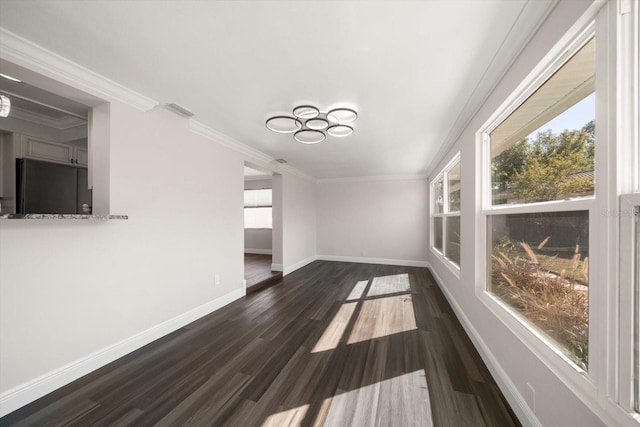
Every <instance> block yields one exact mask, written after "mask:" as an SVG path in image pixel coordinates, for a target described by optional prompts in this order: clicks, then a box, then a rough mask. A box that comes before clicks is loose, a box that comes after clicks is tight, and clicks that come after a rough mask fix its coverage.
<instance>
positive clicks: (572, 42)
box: [475, 7, 612, 404]
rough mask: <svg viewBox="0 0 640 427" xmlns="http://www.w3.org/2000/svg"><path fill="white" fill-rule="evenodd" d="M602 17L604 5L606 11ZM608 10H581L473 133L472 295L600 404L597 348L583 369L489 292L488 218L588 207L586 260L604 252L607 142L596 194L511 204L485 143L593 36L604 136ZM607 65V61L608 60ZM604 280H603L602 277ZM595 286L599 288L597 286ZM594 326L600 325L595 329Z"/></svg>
mask: <svg viewBox="0 0 640 427" xmlns="http://www.w3.org/2000/svg"><path fill="white" fill-rule="evenodd" d="M605 9H606V11H605V12H604V15H605V16H601V15H602V14H603V13H602V10H605ZM607 12H608V9H607V8H606V7H605V8H603V9H600V8H594V9H592V10H591V13H585V15H584V16H583V17H582V18H581V20H580V21H578V22H577V23H576V25H575V26H574V27H573V28H572V29H571V30H570V31H569V32H568V33H567V34H565V35H564V36H563V37H562V38H561V39H560V40H559V41H558V42H557V43H556V45H555V46H554V47H553V48H552V49H550V51H549V52H548V53H547V55H545V56H544V57H543V59H542V60H541V61H540V62H539V63H538V64H537V65H536V66H534V67H533V69H532V70H531V72H530V73H529V74H528V76H526V77H525V78H524V79H523V80H522V82H521V83H520V84H519V85H517V86H516V88H515V89H514V91H513V92H512V93H511V95H509V96H508V97H507V98H506V100H505V101H504V102H503V103H502V105H500V107H498V108H497V109H496V110H494V113H493V114H492V115H491V116H490V117H489V119H488V120H487V121H486V122H485V123H484V124H483V125H482V126H481V127H480V128H479V130H478V131H477V132H476V152H475V162H476V173H477V174H478V178H479V179H478V180H477V182H476V190H477V191H476V209H475V211H476V215H475V220H476V224H475V230H476V265H475V277H476V280H475V294H476V297H477V298H478V299H479V300H480V301H481V302H482V303H483V304H484V305H485V306H486V308H487V309H488V310H489V311H490V312H491V313H492V314H493V315H495V316H496V318H498V319H499V320H500V321H501V322H502V323H503V324H504V325H505V326H506V327H507V328H508V329H509V330H510V331H511V332H512V333H513V334H514V336H516V337H517V338H518V339H519V340H520V341H521V342H522V343H523V344H524V345H525V346H526V347H528V348H529V350H530V351H531V352H532V353H533V354H535V355H536V356H537V357H538V358H539V359H540V360H542V361H543V362H544V363H545V364H546V365H547V366H548V367H549V369H550V370H551V371H552V372H553V373H554V374H555V375H556V376H558V377H559V378H561V379H562V380H563V382H565V384H567V386H568V387H569V388H570V389H571V390H573V391H574V392H575V393H576V394H577V395H579V396H582V397H584V398H585V401H590V402H593V403H594V404H597V403H598V395H597V388H596V386H595V384H596V382H597V380H598V379H599V378H600V377H601V376H602V371H603V369H605V368H604V367H603V365H604V364H603V361H604V359H605V358H604V357H603V356H602V355H601V354H598V353H597V352H594V351H590V354H589V370H588V371H585V370H583V369H582V368H580V367H579V366H578V365H577V364H575V363H574V362H573V361H572V360H570V359H569V358H568V357H567V356H566V355H565V354H564V353H563V352H562V351H561V349H560V348H559V347H558V346H557V345H556V344H555V342H554V341H553V340H552V339H551V338H550V337H547V336H546V335H544V334H542V333H540V332H539V331H538V330H537V329H536V328H535V326H533V324H531V323H529V321H527V320H526V319H525V318H524V316H521V315H520V314H518V313H516V311H515V309H513V308H511V307H510V306H509V305H508V304H507V303H505V302H503V301H502V300H500V299H499V298H498V297H496V296H494V295H493V294H491V293H490V292H489V291H488V285H489V283H488V263H487V256H488V252H489V248H488V238H489V236H488V234H489V231H488V229H487V221H488V216H490V215H503V214H519V213H520V214H521V213H544V212H563V211H588V215H589V248H590V249H589V256H590V259H597V257H598V256H606V249H599V248H598V247H597V242H598V238H599V237H601V236H598V233H595V232H593V230H594V229H595V228H596V226H595V225H594V224H595V222H596V218H597V217H598V211H599V209H601V206H600V202H601V200H600V199H597V198H596V196H597V195H598V194H602V193H603V192H604V193H606V192H607V191H608V190H607V185H608V183H609V181H608V179H607V177H606V176H604V175H606V172H601V170H606V168H605V166H604V165H607V164H608V163H609V161H608V154H607V152H606V150H607V147H606V145H607V144H601V143H600V144H598V143H597V142H596V148H595V150H596V155H595V156H596V158H595V163H596V167H595V170H596V172H595V174H596V177H597V179H596V184H595V189H594V194H593V195H589V196H584V197H579V198H573V199H569V200H554V201H545V202H536V203H526V204H512V205H492V202H491V200H492V199H491V197H492V192H491V167H490V165H491V153H490V146H489V135H490V133H491V132H492V131H493V130H494V129H495V128H496V127H497V126H498V125H499V124H500V123H502V122H503V121H504V120H505V119H506V118H507V117H509V115H510V114H511V113H512V112H513V111H514V110H515V109H517V108H518V107H519V106H520V105H522V104H523V103H524V102H525V101H526V100H527V99H528V98H529V96H531V95H532V94H533V93H534V92H535V91H536V90H537V89H538V88H539V87H540V86H542V85H543V84H544V83H545V82H546V81H547V80H548V79H549V78H550V77H551V76H552V75H553V74H554V73H555V72H556V71H557V70H558V69H560V68H561V67H562V66H563V65H564V64H565V63H566V62H567V61H568V60H569V59H571V58H572V57H573V56H574V55H575V53H577V52H578V51H579V50H580V48H582V47H583V46H584V45H585V44H586V43H587V42H589V41H590V40H591V39H592V38H594V37H596V33H598V37H597V38H595V41H596V90H595V92H596V93H597V95H596V141H598V140H606V138H608V136H609V126H608V123H609V120H610V119H609V116H608V106H609V104H610V103H611V102H612V101H611V99H610V96H609V91H608V86H609V84H610V80H609V79H610V74H609V73H608V72H607V71H608V68H607V69H606V71H605V72H603V69H602V68H601V67H602V64H606V63H607V61H608V60H609V50H608V49H607V43H608V42H609V37H610V36H609V35H608V33H607V32H606V31H607V30H606V28H603V27H606V20H607V19H609V18H608V16H607V15H608V13H607ZM607 66H608V65H607ZM594 264H597V263H590V266H589V270H590V273H589V277H590V286H589V343H590V345H591V343H594V342H595V341H596V340H597V339H598V338H601V337H600V335H601V334H602V333H603V332H602V330H601V328H596V327H594V324H595V323H597V322H599V321H602V320H603V316H606V307H605V308H598V307H597V306H596V305H595V304H594V301H596V300H598V299H600V298H603V296H602V293H603V292H604V291H603V289H600V288H603V287H602V286H596V285H591V283H592V282H593V283H596V282H598V281H602V275H603V274H605V272H604V271H603V270H604V269H601V268H599V267H598V266H597V265H594ZM605 280H606V279H605ZM595 288H598V289H595ZM596 329H598V330H597V331H596Z"/></svg>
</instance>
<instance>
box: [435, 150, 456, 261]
mask: <svg viewBox="0 0 640 427" xmlns="http://www.w3.org/2000/svg"><path fill="white" fill-rule="evenodd" d="M431 194H432V206H433V209H432V210H431V212H432V215H431V247H432V248H433V249H434V250H435V252H436V253H437V254H438V255H440V256H442V257H443V258H445V260H446V262H448V263H450V264H452V265H453V266H454V267H456V268H459V267H460V156H459V155H457V156H456V157H454V158H453V160H451V162H449V164H448V165H447V166H446V167H445V168H444V169H443V170H442V172H440V173H439V174H438V176H436V178H435V179H434V180H433V181H432V183H431Z"/></svg>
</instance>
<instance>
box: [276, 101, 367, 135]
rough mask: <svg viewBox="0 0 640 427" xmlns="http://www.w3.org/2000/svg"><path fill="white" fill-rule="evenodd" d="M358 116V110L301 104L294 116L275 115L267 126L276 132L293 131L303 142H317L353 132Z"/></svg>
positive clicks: (296, 108)
mask: <svg viewBox="0 0 640 427" xmlns="http://www.w3.org/2000/svg"><path fill="white" fill-rule="evenodd" d="M357 118H358V113H357V112H356V110H354V109H351V108H334V109H332V110H329V111H327V112H326V113H325V112H322V111H320V109H319V108H317V107H314V106H313V105H299V106H297V107H295V108H294V109H293V115H292V116H273V117H271V118H269V119H267V123H266V125H267V128H268V129H269V130H271V131H273V132H276V133H292V134H293V139H295V140H296V141H298V142H299V143H301V144H317V143H319V142H322V141H324V140H325V139H326V137H327V135H329V136H335V137H338V138H342V137H345V136H349V135H351V134H352V133H353V127H352V125H351V124H352V123H353V122H354V121H355V120H356V119H357Z"/></svg>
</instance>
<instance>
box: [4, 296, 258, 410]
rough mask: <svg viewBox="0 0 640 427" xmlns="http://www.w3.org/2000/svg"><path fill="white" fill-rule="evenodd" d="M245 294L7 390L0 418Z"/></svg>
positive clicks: (203, 307) (216, 302)
mask: <svg viewBox="0 0 640 427" xmlns="http://www.w3.org/2000/svg"><path fill="white" fill-rule="evenodd" d="M245 294H246V291H245V289H244V288H241V289H237V290H235V291H232V292H229V293H228V294H226V295H223V296H221V297H219V298H216V299H214V300H213V301H210V302H208V303H206V304H203V305H201V306H199V307H196V308H194V309H192V310H190V311H187V312H186V313H183V314H181V315H179V316H176V317H174V318H173V319H169V320H167V321H165V322H162V323H160V324H158V325H156V326H153V327H152V328H149V329H147V330H146V331H142V332H140V333H138V334H136V335H133V336H131V337H129V338H127V339H124V340H122V341H120V342H117V343H115V344H112V345H110V346H108V347H105V348H103V349H101V350H98V351H96V352H95V353H92V354H90V355H88V356H86V357H83V358H82V359H79V360H76V361H74V362H71V363H69V364H67V365H64V366H62V367H60V368H58V369H55V370H53V371H51V372H49V373H46V374H44V375H42V376H40V377H38V378H35V379H33V380H31V381H29V382H27V383H24V384H21V385H19V386H17V387H14V388H12V389H10V390H7V391H6V392H4V393H2V394H0V417H3V416H5V415H7V414H9V413H11V412H13V411H15V410H16V409H19V408H21V407H23V406H24V405H26V404H28V403H31V402H33V401H34V400H36V399H39V398H41V397H42V396H45V395H47V394H49V393H51V392H52V391H54V390H56V389H58V388H60V387H62V386H64V385H66V384H69V383H70V382H72V381H75V380H77V379H78V378H80V377H82V376H84V375H86V374H88V373H90V372H93V371H95V370H96V369H98V368H101V367H102V366H104V365H106V364H108V363H111V362H113V361H114V360H116V359H119V358H120V357H122V356H124V355H126V354H128V353H131V352H132V351H135V350H137V349H139V348H140V347H143V346H145V345H147V344H149V343H151V342H153V341H155V340H157V339H158V338H162V337H163V336H165V335H167V334H170V333H171V332H173V331H175V330H178V329H180V328H182V327H183V326H185V325H188V324H189V323H191V322H193V321H195V320H197V319H199V318H201V317H203V316H206V315H207V314H210V313H212V312H214V311H216V310H218V309H220V308H222V307H224V306H225V305H227V304H230V303H232V302H233V301H235V300H237V299H239V298H242V297H243V296H245Z"/></svg>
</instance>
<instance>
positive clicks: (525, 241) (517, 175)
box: [483, 36, 596, 371]
mask: <svg viewBox="0 0 640 427" xmlns="http://www.w3.org/2000/svg"><path fill="white" fill-rule="evenodd" d="M591 37H592V36H591ZM569 56H570V57H569V58H568V59H566V60H565V61H564V62H562V63H557V65H556V68H555V69H554V70H551V71H550V72H549V74H548V77H546V78H544V79H541V80H542V83H538V84H537V85H535V86H533V87H532V89H531V90H529V92H528V95H525V96H526V99H525V100H524V101H520V102H519V103H517V102H515V103H514V104H513V107H515V108H513V109H512V110H510V112H509V110H507V112H508V115H507V114H504V115H502V116H501V117H502V118H501V119H498V120H496V121H495V122H494V125H493V126H489V127H488V128H487V130H486V131H485V132H483V140H484V144H485V147H484V152H485V153H486V155H485V156H486V157H485V159H486V160H485V165H484V167H485V170H486V172H485V176H486V177H487V180H486V182H485V184H484V188H485V193H484V196H483V197H484V207H483V214H484V217H485V219H486V230H487V231H486V242H487V250H486V270H487V276H486V291H487V292H489V293H490V295H492V296H493V298H495V299H496V300H497V301H499V302H500V305H501V306H502V307H504V308H506V309H507V310H508V311H509V312H510V313H511V314H513V315H515V316H516V317H517V318H518V319H519V320H521V321H522V322H524V323H525V324H526V325H527V326H528V327H529V329H530V330H533V331H535V333H536V334H538V335H539V336H541V337H544V339H543V341H544V342H547V343H551V345H552V347H553V348H554V349H555V350H556V351H558V352H560V353H561V354H564V355H565V356H566V358H568V359H569V360H571V361H572V362H573V363H574V364H575V365H576V366H578V367H579V368H581V369H583V370H585V371H586V370H588V367H589V351H588V349H589V231H590V228H589V219H590V218H589V210H590V209H591V208H593V207H594V203H595V179H596V168H595V145H596V141H595V126H596V123H595V97H596V96H595V68H596V67H595V39H593V38H591V39H590V40H584V42H583V43H581V44H577V45H576V47H575V48H574V49H573V53H572V54H570V55H569ZM525 96H523V97H522V98H525ZM522 98H520V99H522Z"/></svg>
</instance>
